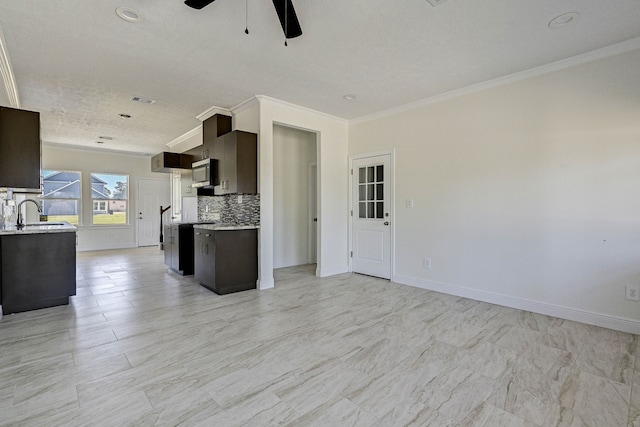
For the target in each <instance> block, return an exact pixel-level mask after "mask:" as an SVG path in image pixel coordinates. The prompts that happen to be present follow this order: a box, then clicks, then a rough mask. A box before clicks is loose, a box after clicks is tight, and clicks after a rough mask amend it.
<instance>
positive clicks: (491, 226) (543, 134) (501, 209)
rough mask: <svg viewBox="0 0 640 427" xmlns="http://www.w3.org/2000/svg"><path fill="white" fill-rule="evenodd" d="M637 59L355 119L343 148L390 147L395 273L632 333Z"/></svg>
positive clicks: (639, 268)
mask: <svg viewBox="0 0 640 427" xmlns="http://www.w3.org/2000/svg"><path fill="white" fill-rule="evenodd" d="M639 69H640V51H635V52H631V53H626V54H623V55H618V56H616V57H611V58H608V59H603V60H599V61H595V62H591V63H587V64H584V65H580V66H576V67H573V68H568V69H565V70H562V71H556V72H553V73H550V74H545V75H542V76H538V77H535V78H530V79H527V80H524V81H520V82H516V83H511V84H508V85H504V86H501V87H497V88H493V89H487V90H484V91H479V92H477V93H474V94H469V95H465V96H461V97H458V98H454V99H451V100H448V101H442V102H439V103H435V104H432V105H425V106H422V107H416V108H415V109H412V110H407V111H404V112H401V113H397V114H392V115H389V116H386V117H381V118H377V119H372V120H368V121H359V122H354V123H352V124H351V125H350V132H349V154H350V155H356V154H362V153H367V152H375V151H380V150H389V149H395V160H396V165H395V171H396V173H395V194H396V197H395V206H396V218H395V221H394V224H395V235H396V245H395V273H394V279H395V280H396V281H398V282H400V283H407V284H412V285H415V286H421V287H425V288H430V289H437V290H441V291H445V292H449V293H454V294H459V295H465V296H471V297H474V298H477V299H484V300H488V301H492V302H499V303H503V304H505V305H511V306H520V307H525V308H530V309H531V310H532V311H540V312H549V313H552V314H556V315H560V316H562V317H569V318H571V317H573V318H575V319H577V320H582V321H586V322H589V323H597V324H604V325H609V324H611V322H613V323H616V322H618V320H620V322H619V323H616V324H615V325H614V326H615V327H617V328H621V327H622V328H626V329H632V330H634V331H635V332H636V333H638V331H640V328H639V325H640V322H639V321H640V305H639V303H637V302H631V301H627V300H625V285H628V284H636V285H637V284H640V104H639V103H638V102H637V101H638V100H640V85H638V84H637V82H638V78H639V77H640V75H638V70H639ZM629 82H635V84H633V85H630V84H629ZM407 199H412V200H413V201H414V207H413V208H407V207H406V205H407V204H406V200H407ZM425 257H428V258H431V259H432V268H431V269H430V270H427V269H425V268H424V267H423V266H422V260H423V258H425ZM618 318H621V319H618ZM621 325H622V326H621ZM625 325H626V326H625Z"/></svg>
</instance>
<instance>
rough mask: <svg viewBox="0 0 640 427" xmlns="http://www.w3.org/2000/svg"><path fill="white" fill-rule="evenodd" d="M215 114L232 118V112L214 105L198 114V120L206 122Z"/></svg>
mask: <svg viewBox="0 0 640 427" xmlns="http://www.w3.org/2000/svg"><path fill="white" fill-rule="evenodd" d="M214 114H222V115H223V116H230V115H231V111H229V110H228V109H226V108H222V107H216V106H215V105H214V106H213V107H210V108H207V109H206V110H204V111H203V112H202V113H200V114H198V115H197V116H196V119H198V120H200V121H202V122H204V121H205V120H207V119H208V118H209V117H211V116H213V115H214Z"/></svg>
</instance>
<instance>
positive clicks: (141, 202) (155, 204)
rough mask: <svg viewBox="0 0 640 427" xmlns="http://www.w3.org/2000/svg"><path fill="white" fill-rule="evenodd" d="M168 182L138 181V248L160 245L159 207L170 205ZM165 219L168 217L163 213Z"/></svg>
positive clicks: (157, 180)
mask: <svg viewBox="0 0 640 427" xmlns="http://www.w3.org/2000/svg"><path fill="white" fill-rule="evenodd" d="M170 200H171V191H170V188H169V180H164V179H163V180H160V179H145V178H140V179H138V203H137V205H138V215H137V221H138V223H137V225H138V227H137V229H138V246H154V245H158V244H159V243H160V206H162V207H165V208H166V207H167V206H169V205H170V203H171V202H170ZM164 217H165V219H166V218H168V217H169V215H168V214H167V213H165V216H164Z"/></svg>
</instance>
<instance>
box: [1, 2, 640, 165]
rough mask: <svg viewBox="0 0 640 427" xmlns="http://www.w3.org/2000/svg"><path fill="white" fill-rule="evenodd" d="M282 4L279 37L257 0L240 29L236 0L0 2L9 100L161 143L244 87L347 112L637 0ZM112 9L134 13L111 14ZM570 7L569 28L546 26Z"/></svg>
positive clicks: (593, 33)
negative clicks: (13, 96)
mask: <svg viewBox="0 0 640 427" xmlns="http://www.w3.org/2000/svg"><path fill="white" fill-rule="evenodd" d="M294 5H295V7H296V11H297V14H298V18H299V20H300V23H301V25H302V29H303V35H302V36H301V37H299V38H296V39H292V40H289V43H288V44H289V46H288V47H285V46H284V43H283V42H284V39H283V34H282V30H281V28H280V25H279V22H278V19H277V16H276V14H275V11H274V9H273V5H272V3H271V2H270V1H266V0H248V6H249V30H250V34H249V35H246V34H245V33H244V29H245V1H240V0H235V1H232V0H216V1H215V2H214V3H212V4H211V5H209V6H207V7H206V8H205V9H202V10H200V11H196V10H193V9H190V8H188V7H187V6H185V5H184V4H183V2H182V1H181V0H100V1H86V0H46V1H43V0H2V1H1V2H0V26H1V28H2V31H3V32H4V38H5V43H6V48H7V51H8V54H9V57H10V60H11V63H12V66H13V70H14V73H15V76H16V82H17V86H18V91H19V94H20V100H21V107H22V108H25V109H30V110H36V111H40V112H41V113H42V116H41V120H42V138H43V140H44V141H47V142H53V143H64V144H74V145H85V146H95V141H96V140H97V138H98V136H111V137H113V138H114V139H113V140H112V141H108V142H107V143H106V144H104V147H105V148H107V147H109V148H112V149H116V150H124V151H132V152H138V153H154V152H157V151H160V150H162V149H163V148H164V145H165V144H166V143H167V142H169V141H171V140H173V139H175V138H177V137H179V136H180V135H182V134H184V133H185V132H187V131H189V130H191V129H193V128H194V127H196V126H198V124H199V123H200V122H199V120H197V119H196V116H197V115H198V114H200V113H201V112H203V111H205V110H206V109H208V108H209V107H211V106H214V105H215V106H219V107H223V108H232V107H234V106H235V105H237V104H239V103H240V102H242V101H244V100H246V99H248V98H250V97H251V96H253V95H256V94H261V95H267V96H270V97H273V98H277V99H281V100H284V101H287V102H290V103H293V104H297V105H301V106H304V107H307V108H311V109H314V110H318V111H321V112H324V113H328V114H331V115H334V116H338V117H342V118H345V119H354V118H358V117H362V116H366V115H370V114H374V113H376V112H380V111H384V110H387V109H390V108H394V107H397V106H401V105H404V104H407V103H411V102H415V101H418V100H420V99H424V98H428V97H432V96H435V95H438V94H442V93H446V92H449V91H452V90H455V89H459V88H462V87H467V86H470V85H473V84H477V83H480V82H483V81H487V80H491V79H495V78H498V77H501V76H505V75H509V74H512V73H516V72H520V71H524V70H527V69H531V68H534V67H537V66H541V65H544V64H548V63H551V62H554V61H557V60H560V59H563V58H567V57H571V56H575V55H578V54H582V53H585V52H589V51H592V50H594V49H598V48H602V47H605V46H609V45H612V44H615V43H618V42H622V41H625V40H629V39H632V38H636V37H640V25H638V22H640V1H639V0H616V1H596V0H536V1H531V0H484V1H468V0H447V1H445V2H443V3H441V4H440V5H439V6H437V7H432V6H431V5H430V4H429V3H428V2H427V1H426V0H397V1H388V0H386V1H382V0H352V1H343V0H322V1H312V0H294ZM118 6H129V7H132V8H135V9H137V10H139V11H141V12H142V13H143V14H144V16H145V20H144V22H142V23H128V22H125V21H123V20H121V19H120V18H118V17H117V16H116V14H115V9H116V8H117V7H118ZM574 11H575V12H579V13H580V15H581V16H580V19H578V20H577V22H575V23H574V24H572V25H570V26H568V27H566V28H562V29H555V30H553V29H550V28H549V27H548V23H549V21H550V20H551V19H552V18H554V17H555V16H558V15H560V14H562V13H566V12H574ZM351 93H353V94H357V99H356V100H353V101H346V100H344V99H343V95H345V94H351ZM133 95H140V96H145V97H149V98H153V99H155V100H156V101H157V102H156V103H154V104H151V105H144V104H139V103H135V102H133V101H131V100H130V99H131V97H132V96H133ZM0 102H6V98H3V97H2V96H0ZM119 113H126V114H130V115H131V116H132V118H131V119H121V118H120V117H118V114H119Z"/></svg>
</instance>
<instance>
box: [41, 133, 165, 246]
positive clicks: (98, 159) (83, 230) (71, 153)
mask: <svg viewBox="0 0 640 427" xmlns="http://www.w3.org/2000/svg"><path fill="white" fill-rule="evenodd" d="M42 168H43V169H51V170H71V171H80V172H82V197H83V199H82V210H81V216H82V220H81V222H82V224H81V225H80V226H79V227H78V250H80V251H86V250H96V249H119V248H130V247H135V246H137V241H136V220H135V218H136V217H137V216H136V209H137V206H136V200H137V196H138V195H137V187H138V178H154V179H166V180H167V191H168V189H169V176H170V174H168V173H154V172H151V160H150V158H149V157H146V156H138V155H129V154H119V153H111V152H109V151H106V150H88V149H79V148H66V147H63V146H60V145H53V144H43V146H42ZM92 172H99V173H100V172H102V173H116V174H125V175H129V212H128V218H129V224H128V225H125V226H113V227H112V226H109V227H105V226H92V225H91V212H92V201H91V186H90V185H89V184H88V182H89V177H90V174H91V173H92ZM167 199H169V195H167ZM29 209H30V208H29ZM166 215H167V214H165V221H166V220H168V216H166Z"/></svg>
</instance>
